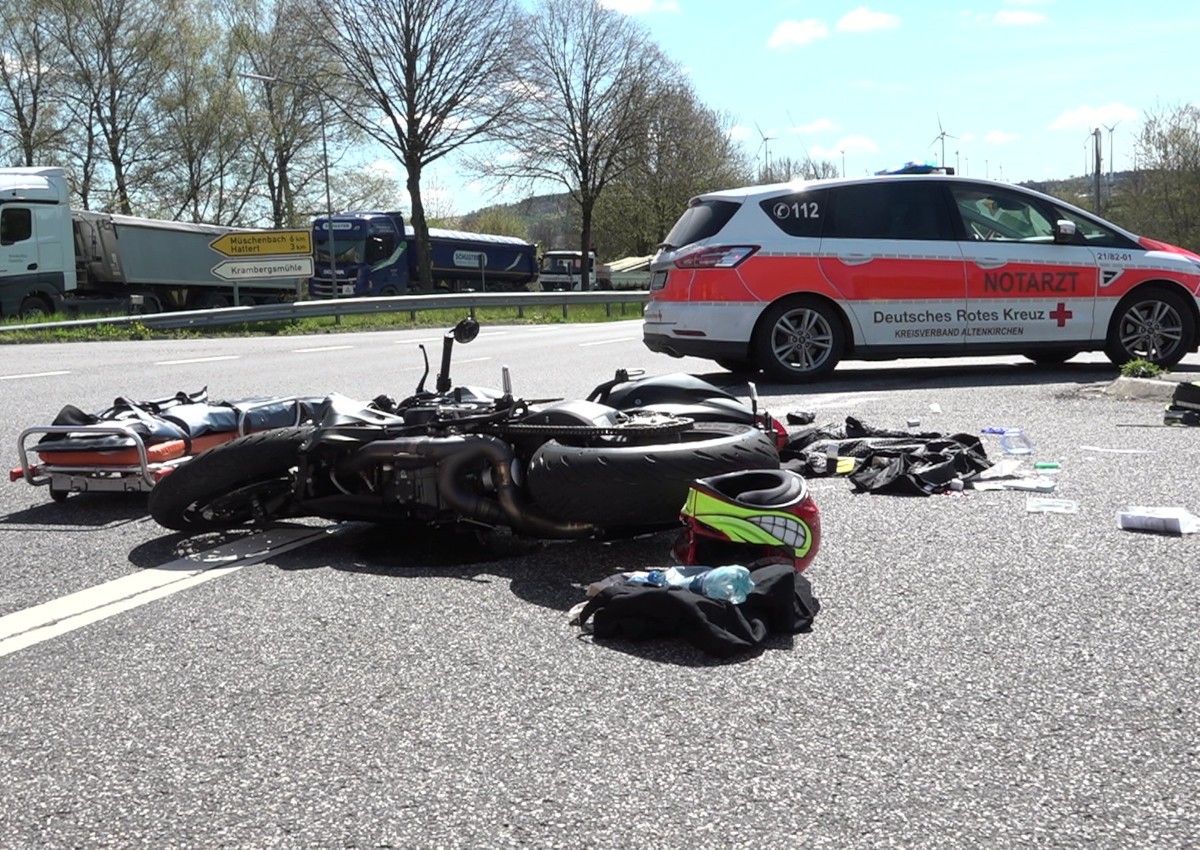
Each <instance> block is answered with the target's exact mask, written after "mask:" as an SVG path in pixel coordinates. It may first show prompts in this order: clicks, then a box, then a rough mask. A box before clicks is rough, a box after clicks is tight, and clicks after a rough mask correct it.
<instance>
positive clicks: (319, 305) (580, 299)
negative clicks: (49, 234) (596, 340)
mask: <svg viewBox="0 0 1200 850" xmlns="http://www.w3.org/2000/svg"><path fill="white" fill-rule="evenodd" d="M646 298H647V292H646V291H645V290H636V291H625V292H621V291H610V290H604V291H596V292H465V293H456V294H453V295H398V296H394V297H388V298H331V299H327V300H323V301H294V302H288V303H283V304H256V305H254V306H248V307H220V308H217V309H213V310H186V311H183V312H177V313H140V314H137V315H132V316H107V317H104V318H98V319H68V320H65V321H61V322H34V323H30V324H16V325H3V326H0V332H3V331H17V330H49V329H52V328H72V327H88V326H93V325H111V324H117V325H120V324H140V325H143V326H144V327H147V328H162V329H175V328H205V327H218V326H220V325H241V324H249V323H253V322H277V321H288V320H296V319H306V318H314V317H317V316H355V315H364V314H370V313H404V312H407V313H411V314H412V316H413V318H415V317H416V314H417V313H419V312H421V311H423V310H453V309H462V310H465V311H467V312H469V313H470V314H471V315H472V316H474V315H475V311H476V310H477V309H480V308H484V307H516V308H517V309H518V315H523V312H524V309H525V308H526V307H561V308H562V314H563V318H566V317H567V316H568V314H569V310H570V307H571V305H583V304H604V305H606V306H607V307H608V311H607V312H608V315H610V316H611V315H612V307H613V305H620V307H621V310H622V312H624V311H625V309H626V307H627V305H629V304H644V303H646Z"/></svg>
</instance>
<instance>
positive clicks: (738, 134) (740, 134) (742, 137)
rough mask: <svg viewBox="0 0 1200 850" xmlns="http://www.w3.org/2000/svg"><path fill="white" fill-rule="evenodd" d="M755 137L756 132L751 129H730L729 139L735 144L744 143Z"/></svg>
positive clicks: (739, 126) (740, 127)
mask: <svg viewBox="0 0 1200 850" xmlns="http://www.w3.org/2000/svg"><path fill="white" fill-rule="evenodd" d="M753 136H754V130H752V129H751V128H749V127H743V126H741V125H738V126H736V127H730V128H729V138H731V139H733V140H734V141H735V142H744V141H746V139H749V138H752V137H753Z"/></svg>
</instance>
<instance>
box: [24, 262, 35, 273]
mask: <svg viewBox="0 0 1200 850" xmlns="http://www.w3.org/2000/svg"><path fill="white" fill-rule="evenodd" d="M25 269H26V271H31V272H32V271H36V270H37V263H30V264H29V265H27V266H26V267H25Z"/></svg>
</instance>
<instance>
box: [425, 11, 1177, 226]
mask: <svg viewBox="0 0 1200 850" xmlns="http://www.w3.org/2000/svg"><path fill="white" fill-rule="evenodd" d="M601 2H602V4H603V5H605V6H607V7H609V8H612V9H614V10H616V11H618V12H621V13H623V14H628V15H631V16H633V17H634V18H636V19H637V20H638V21H640V22H641V23H642V24H644V25H645V26H646V27H647V28H648V29H649V31H650V33H651V35H652V37H653V38H654V40H655V41H656V42H657V43H658V44H659V45H660V47H661V48H662V49H663V51H664V52H665V53H666V54H667V55H668V56H669V57H671V58H672V59H673V60H675V61H676V62H678V63H679V64H680V65H682V66H683V67H684V69H685V71H686V73H687V74H688V75H689V77H690V79H691V81H692V84H693V86H694V88H695V90H696V92H697V94H698V96H699V97H700V99H701V100H702V101H703V102H704V103H706V104H707V105H708V106H709V107H711V108H713V109H716V110H718V111H722V112H726V113H728V114H729V116H730V117H731V119H732V120H733V122H734V125H735V126H734V129H733V131H732V132H733V133H734V135H735V138H737V139H739V140H740V141H741V142H742V144H743V145H744V146H745V149H746V151H747V152H748V153H749V154H750V155H751V156H753V157H756V158H760V159H761V158H762V157H764V156H769V157H770V158H772V159H774V158H776V157H779V156H789V157H793V158H798V159H801V158H803V157H804V156H805V155H806V154H808V155H811V156H812V157H814V158H816V159H827V160H829V161H831V162H833V163H834V164H835V165H836V166H837V167H838V168H839V169H841V168H842V167H843V163H844V168H845V172H846V173H847V174H849V175H851V176H854V175H859V174H867V173H873V172H875V171H878V170H880V169H883V168H889V167H894V166H898V165H901V164H903V163H905V162H908V161H911V160H919V161H938V162H941V161H942V157H943V153H942V143H943V140H942V139H941V137H940V134H941V133H943V132H944V133H945V134H947V135H946V136H945V139H944V143H945V163H946V164H947V165H951V166H957V168H958V171H959V173H965V174H968V175H970V176H975V177H991V178H992V179H1000V180H1006V181H1010V182H1019V181H1024V180H1037V179H1045V178H1059V177H1069V176H1075V175H1080V174H1083V173H1084V172H1085V167H1086V168H1087V169H1090V168H1091V163H1092V152H1091V136H1090V133H1091V131H1092V130H1093V129H1094V128H1097V127H1100V128H1101V135H1102V155H1103V166H1102V167H1103V170H1105V171H1107V170H1108V169H1109V167H1110V148H1111V151H1112V156H1111V164H1112V165H1113V166H1115V169H1116V170H1124V169H1129V168H1132V167H1133V166H1134V155H1135V150H1134V144H1133V142H1134V138H1135V135H1136V133H1137V131H1138V129H1139V128H1140V127H1141V125H1142V123H1143V121H1144V117H1145V114H1146V112H1147V111H1148V110H1157V109H1163V108H1170V107H1173V106H1177V105H1180V104H1184V103H1197V104H1200V72H1198V71H1197V67H1196V62H1197V54H1198V53H1200V4H1197V3H1195V2H1194V0H1175V2H1167V0H1142V2H1138V3H1131V2H1113V0H1088V2H1083V0H969V2H967V3H946V2H944V0H926V1H925V2H910V0H871V2H869V3H867V4H865V5H864V4H862V3H855V2H846V3H838V2H819V1H818V0H741V2H731V0H601ZM1108 128H1113V129H1112V130H1111V131H1110V130H1109V129H1108ZM764 137H765V138H766V139H767V140H768V141H766V143H765V144H764V141H763V139H764ZM441 179H444V180H445V182H446V183H450V184H453V183H454V182H455V177H454V175H453V173H452V169H447V170H446V171H443V172H442V177H441ZM476 188H477V187H476ZM712 188H714V189H715V188H727V187H715V186H714V187H712ZM473 192H474V189H472V188H468V187H463V188H462V189H461V190H459V191H458V192H456V193H455V194H456V195H457V197H458V202H457V203H456V204H455V205H456V206H457V207H459V208H458V209H457V210H456V211H457V212H467V211H469V210H470V209H474V208H475V207H476V206H477V205H482V204H484V203H487V201H488V198H487V197H483V198H482V199H480V201H479V202H478V204H476V203H473V200H474V199H473V198H471V195H472V194H473Z"/></svg>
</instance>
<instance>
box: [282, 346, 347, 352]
mask: <svg viewBox="0 0 1200 850" xmlns="http://www.w3.org/2000/svg"><path fill="white" fill-rule="evenodd" d="M348 348H354V346H353V345H322V346H320V347H319V348H293V349H292V354H309V353H311V352H313V351H345V350H346V349H348Z"/></svg>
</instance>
